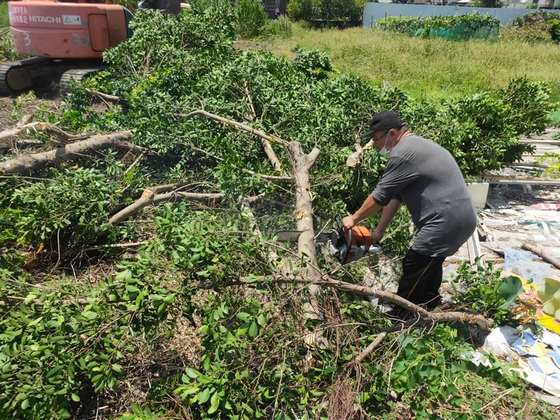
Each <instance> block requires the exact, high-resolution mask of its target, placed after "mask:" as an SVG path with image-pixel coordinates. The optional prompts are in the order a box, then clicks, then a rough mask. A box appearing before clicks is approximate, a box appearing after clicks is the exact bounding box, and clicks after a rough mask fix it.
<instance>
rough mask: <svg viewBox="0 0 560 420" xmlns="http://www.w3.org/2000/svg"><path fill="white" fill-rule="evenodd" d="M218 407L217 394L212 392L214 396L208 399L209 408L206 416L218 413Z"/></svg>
mask: <svg viewBox="0 0 560 420" xmlns="http://www.w3.org/2000/svg"><path fill="white" fill-rule="evenodd" d="M219 407H220V396H219V395H218V393H217V392H214V395H212V398H210V408H209V409H208V414H213V413H215V412H216V411H218V408H219Z"/></svg>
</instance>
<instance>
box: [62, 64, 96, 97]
mask: <svg viewBox="0 0 560 420" xmlns="http://www.w3.org/2000/svg"><path fill="white" fill-rule="evenodd" d="M101 70H103V67H101V66H98V67H90V68H83V69H70V70H66V71H65V72H64V73H62V76H61V77H60V85H59V89H60V94H61V95H63V94H65V93H68V91H69V89H70V88H71V87H72V85H73V84H74V83H75V82H81V81H83V80H85V79H87V78H88V77H91V76H93V75H94V74H95V73H97V72H99V71H101Z"/></svg>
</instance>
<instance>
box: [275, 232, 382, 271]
mask: <svg viewBox="0 0 560 420" xmlns="http://www.w3.org/2000/svg"><path fill="white" fill-rule="evenodd" d="M300 233H301V232H298V231H282V232H278V233H277V234H276V237H277V239H278V240H279V241H297V239H298V236H299V234H300ZM315 242H316V243H318V244H324V245H326V246H327V250H328V252H329V253H330V254H331V255H333V256H335V257H336V258H337V259H338V261H340V263H341V264H348V263H351V262H353V261H356V260H358V259H360V258H362V257H365V256H366V255H371V254H378V253H380V252H381V247H380V246H379V245H377V244H374V243H373V238H372V235H371V232H370V230H369V229H368V228H367V227H365V226H362V225H356V226H354V227H353V228H352V229H346V228H344V227H342V226H341V227H339V228H337V229H333V230H332V231H330V232H323V233H320V234H318V235H317V236H316V237H315Z"/></svg>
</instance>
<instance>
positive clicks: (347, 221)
mask: <svg viewBox="0 0 560 420" xmlns="http://www.w3.org/2000/svg"><path fill="white" fill-rule="evenodd" d="M355 224H356V221H355V220H354V217H352V216H346V217H344V218H343V219H342V226H344V227H345V228H346V229H348V230H350V229H352V228H353V227H354V225H355Z"/></svg>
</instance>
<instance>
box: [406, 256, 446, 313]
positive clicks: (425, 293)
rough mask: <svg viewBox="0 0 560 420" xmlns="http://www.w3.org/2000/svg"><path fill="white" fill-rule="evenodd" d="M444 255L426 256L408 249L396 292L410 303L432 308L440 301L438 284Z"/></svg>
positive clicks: (439, 284)
mask: <svg viewBox="0 0 560 420" xmlns="http://www.w3.org/2000/svg"><path fill="white" fill-rule="evenodd" d="M444 260H445V257H428V256H426V255H422V254H419V253H418V252H416V251H413V250H412V249H409V250H408V252H407V253H406V256H405V257H404V260H403V275H402V277H401V280H400V281H399V289H398V291H397V294H398V295H399V296H401V297H403V298H405V299H407V300H409V301H411V302H412V303H415V304H417V305H422V306H424V307H426V308H428V309H433V308H435V307H436V306H437V305H439V304H440V302H441V296H440V294H439V286H441V280H442V276H443V261H444Z"/></svg>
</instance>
